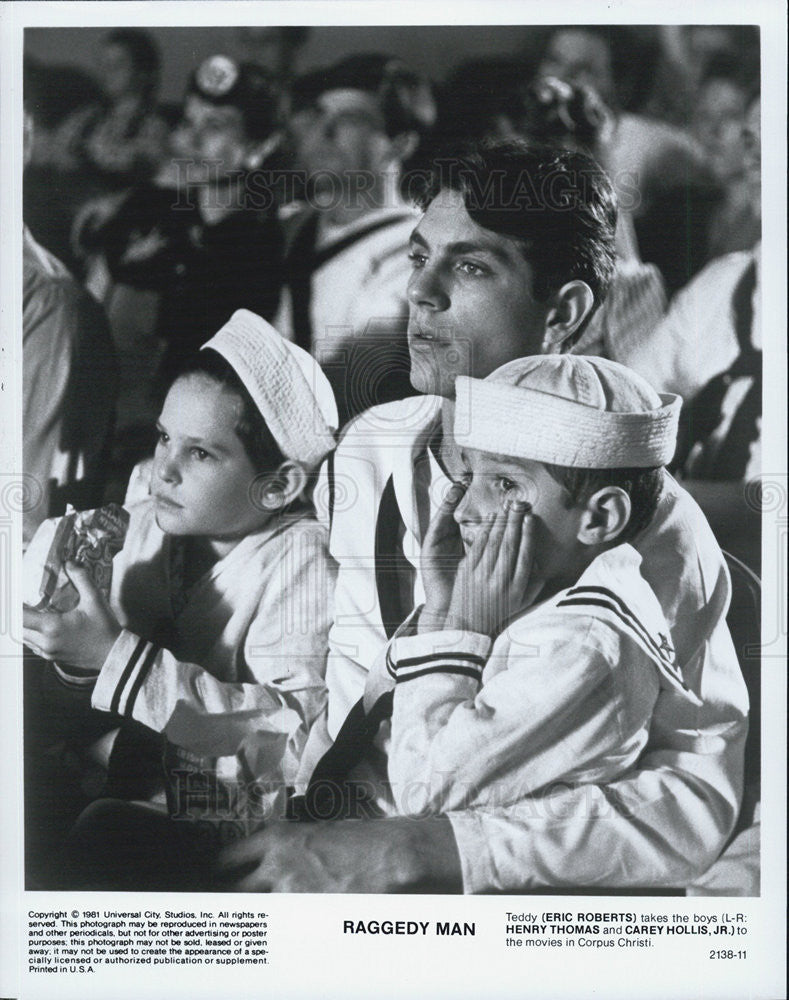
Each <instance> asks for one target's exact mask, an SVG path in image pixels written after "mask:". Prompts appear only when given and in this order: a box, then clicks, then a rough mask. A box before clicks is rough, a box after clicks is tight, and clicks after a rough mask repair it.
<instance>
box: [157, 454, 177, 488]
mask: <svg viewBox="0 0 789 1000" xmlns="http://www.w3.org/2000/svg"><path fill="white" fill-rule="evenodd" d="M154 467H155V469H156V474H157V476H158V477H159V479H161V480H162V482H165V483H174V482H178V481H179V479H180V472H179V469H178V463H177V461H176V460H175V456H174V455H173V454H172V453H171V452H170V451H163V453H162V454H160V455H158V456H157V458H156V460H155V462H154Z"/></svg>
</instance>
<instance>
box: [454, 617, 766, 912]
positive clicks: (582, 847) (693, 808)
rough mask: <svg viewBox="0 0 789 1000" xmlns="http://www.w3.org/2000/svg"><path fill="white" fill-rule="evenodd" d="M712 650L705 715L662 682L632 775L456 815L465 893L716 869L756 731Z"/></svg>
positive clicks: (678, 882) (681, 879)
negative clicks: (750, 735) (750, 730)
mask: <svg viewBox="0 0 789 1000" xmlns="http://www.w3.org/2000/svg"><path fill="white" fill-rule="evenodd" d="M724 638H728V636H725V637H724ZM729 642H730V640H729ZM718 655H719V656H720V652H719V653H718ZM708 660H709V661H708V663H707V671H708V673H709V686H708V690H707V691H706V692H705V690H704V687H702V694H703V695H704V705H703V707H702V708H701V709H700V710H699V711H698V714H697V716H696V717H695V718H694V712H693V707H692V706H690V708H689V707H688V706H687V704H686V703H685V702H684V701H683V699H682V698H681V696H679V695H678V694H677V693H675V692H673V691H669V690H661V692H660V694H659V695H658V700H657V703H656V706H655V711H654V716H653V723H652V733H651V736H650V745H649V747H648V749H647V751H646V752H645V753H644V754H643V755H642V757H641V758H640V759H639V761H638V766H637V769H635V770H632V771H630V772H629V773H628V774H627V775H625V776H623V777H620V778H618V779H616V780H615V781H611V782H609V783H607V784H595V783H590V784H584V785H581V786H578V787H567V788H560V789H553V790H551V793H550V794H549V795H547V796H540V795H537V796H531V797H527V798H525V799H524V800H523V801H522V802H521V803H520V804H518V805H515V806H512V807H508V808H501V809H478V810H466V811H462V812H460V811H458V812H453V813H451V814H450V820H451V822H452V827H453V830H454V833H455V839H456V842H457V845H458V852H459V855H460V859H461V867H462V872H463V883H464V888H465V891H466V892H489V891H506V892H527V891H529V890H530V889H534V888H538V887H544V886H554V887H572V886H599V887H601V888H629V887H640V886H651V887H671V886H679V887H682V886H685V885H687V884H688V883H689V882H690V881H692V879H694V878H695V877H697V876H698V875H699V874H700V873H701V872H703V871H705V870H706V869H707V868H708V867H709V866H710V864H711V863H712V862H713V861H714V860H715V858H717V856H718V855H719V854H720V851H721V850H722V849H723V846H724V844H725V842H726V839H727V837H728V836H729V834H730V832H731V829H732V826H733V825H734V822H735V820H736V817H737V813H738V810H739V803H740V798H741V795H742V774H743V750H744V744H745V736H746V732H747V721H746V718H745V715H744V712H743V710H742V708H741V705H740V702H741V698H740V694H739V691H738V690H736V688H733V687H731V684H732V678H727V676H726V673H725V671H724V670H723V669H717V665H716V664H715V663H714V662H712V658H708ZM720 662H721V663H722V662H723V661H722V660H720Z"/></svg>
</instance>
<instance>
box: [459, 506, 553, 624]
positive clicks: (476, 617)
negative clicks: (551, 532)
mask: <svg viewBox="0 0 789 1000" xmlns="http://www.w3.org/2000/svg"><path fill="white" fill-rule="evenodd" d="M530 511H531V508H530V507H529V505H528V504H527V503H524V502H523V501H515V502H514V503H505V504H504V505H502V507H501V508H500V509H499V510H498V511H497V513H496V514H495V515H493V516H492V517H491V518H490V520H489V522H488V523H487V524H486V525H483V526H480V528H479V530H478V531H477V534H476V537H475V539H474V542H473V544H472V546H471V548H470V549H469V552H468V554H467V556H466V558H465V559H464V560H463V562H462V563H461V564H460V568H459V569H458V573H457V577H456V580H455V586H454V588H453V590H452V598H451V601H450V605H449V610H448V612H447V617H446V626H445V627H447V628H459V629H463V630H467V631H470V632H480V633H482V634H484V635H489V636H491V637H494V636H496V635H498V633H499V632H500V631H501V630H502V628H504V626H505V625H506V624H507V622H509V621H510V620H511V619H512V618H514V617H515V616H516V615H517V614H518V613H520V612H521V611H523V610H525V608H527V607H528V605H529V604H530V603H531V602H532V601H533V600H534V598H535V597H536V596H537V593H538V592H539V588H540V584H539V583H538V582H537V581H534V580H532V566H533V560H534V533H535V520H534V517H533V516H532V515H531V513H530Z"/></svg>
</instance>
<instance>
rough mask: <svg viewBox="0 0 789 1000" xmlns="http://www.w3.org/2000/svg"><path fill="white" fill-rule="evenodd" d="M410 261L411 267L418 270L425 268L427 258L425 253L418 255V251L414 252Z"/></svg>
mask: <svg viewBox="0 0 789 1000" xmlns="http://www.w3.org/2000/svg"><path fill="white" fill-rule="evenodd" d="M408 259H409V260H410V261H411V266H412V267H415V268H416V267H424V266H425V261H426V260H427V257H426V256H425V255H424V254H423V253H418V252H417V251H416V250H412V251H411V252H410V253H409V255H408Z"/></svg>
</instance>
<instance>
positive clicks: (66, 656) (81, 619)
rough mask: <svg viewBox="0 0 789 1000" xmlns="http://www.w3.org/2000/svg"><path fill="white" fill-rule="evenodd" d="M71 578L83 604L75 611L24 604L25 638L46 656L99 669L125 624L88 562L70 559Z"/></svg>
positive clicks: (31, 647) (86, 667)
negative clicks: (95, 580)
mask: <svg viewBox="0 0 789 1000" xmlns="http://www.w3.org/2000/svg"><path fill="white" fill-rule="evenodd" d="M66 570H67V572H68V575H69V579H70V580H71V582H72V583H73V584H74V586H75V587H76V588H77V592H78V594H79V604H78V605H77V606H76V608H74V609H73V610H72V611H36V610H35V609H33V608H28V607H25V608H24V613H23V625H24V641H25V643H26V644H27V645H28V646H29V647H30V649H32V650H33V652H34V653H37V654H38V655H39V656H42V657H43V658H44V659H45V660H57V661H58V662H60V663H63V664H70V665H71V666H74V667H82V668H83V669H85V670H95V671H96V673H98V672H99V671H100V670H101V668H102V665H103V664H104V661H105V660H106V659H107V656H108V654H109V652H110V650H111V649H112V647H113V645H114V644H115V640H116V639H117V638H118V636H119V635H120V633H121V626H120V624H119V623H118V620H117V618H116V617H115V615H114V614H113V612H112V609H111V608H110V607H109V605H108V604H107V602H106V600H105V599H104V596H103V595H102V594H101V593H100V592H99V591H98V590H97V589H96V587H95V586H94V584H93V581H92V580H91V578H90V574H89V572H88V571H87V569H85V567H84V566H78V565H76V564H75V563H69V564H68V565H67V566H66Z"/></svg>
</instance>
